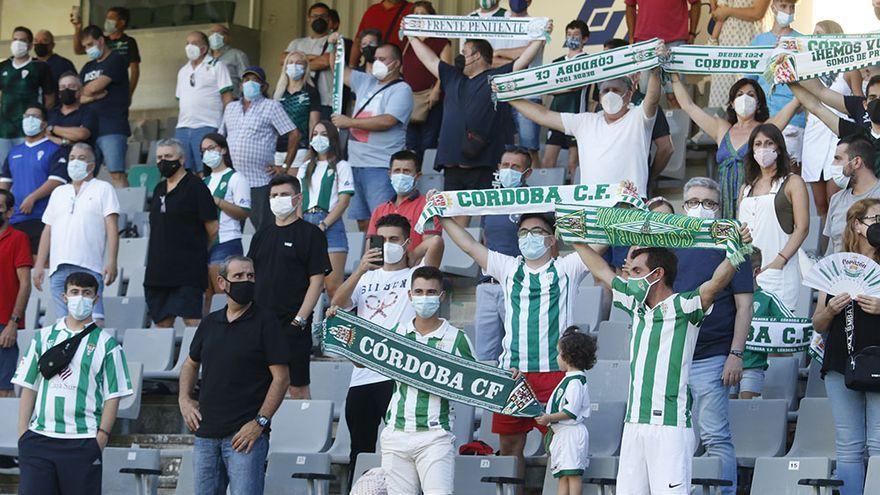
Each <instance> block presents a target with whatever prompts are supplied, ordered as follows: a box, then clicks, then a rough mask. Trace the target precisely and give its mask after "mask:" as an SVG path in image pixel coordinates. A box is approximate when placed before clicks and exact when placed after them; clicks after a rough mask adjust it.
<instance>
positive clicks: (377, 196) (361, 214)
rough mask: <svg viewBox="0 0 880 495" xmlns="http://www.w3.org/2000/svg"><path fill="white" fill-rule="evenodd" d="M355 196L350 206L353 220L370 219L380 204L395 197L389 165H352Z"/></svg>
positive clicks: (350, 216)
mask: <svg viewBox="0 0 880 495" xmlns="http://www.w3.org/2000/svg"><path fill="white" fill-rule="evenodd" d="M351 174H352V177H353V178H354V196H352V198H351V204H350V205H349V207H348V217H349V218H351V219H352V220H369V219H370V215H371V214H372V213H373V212H374V211H376V208H378V207H379V205H382V204H384V203H386V202H387V201H388V200H389V199H391V198H393V197H395V193H394V188H393V187H391V179H390V178H389V177H388V168H387V167H352V168H351Z"/></svg>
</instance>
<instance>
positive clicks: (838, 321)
mask: <svg viewBox="0 0 880 495" xmlns="http://www.w3.org/2000/svg"><path fill="white" fill-rule="evenodd" d="M826 297H827V299H825V304H828V300H829V299H831V296H826ZM853 305H854V308H853V351H855V352H856V353H858V352H859V351H861V350H862V349H864V348H865V347H870V346H874V345H880V332H878V331H877V329H880V315H872V314H868V313H865V312H864V311H862V308H861V306H859V303H857V302H853ZM845 321H846V308H844V310H843V311H841V312H840V313H838V314H837V316H835V317H834V319H833V320H831V327H830V328H829V331H828V333H827V334H826V335H825V356H824V358H823V359H822V376H825V373H827V372H829V371H836V372H838V373H844V372H845V370H846V360H847V355H848V351H847V348H846V330H845V327H844V325H845Z"/></svg>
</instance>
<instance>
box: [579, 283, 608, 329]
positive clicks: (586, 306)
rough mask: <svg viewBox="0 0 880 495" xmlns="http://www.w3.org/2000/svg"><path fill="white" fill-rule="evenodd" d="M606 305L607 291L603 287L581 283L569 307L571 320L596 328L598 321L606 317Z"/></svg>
mask: <svg viewBox="0 0 880 495" xmlns="http://www.w3.org/2000/svg"><path fill="white" fill-rule="evenodd" d="M607 307H608V293H607V292H606V291H605V290H604V289H603V288H601V287H596V286H588V285H584V284H581V285H580V288H579V289H578V293H577V296H575V304H574V307H573V308H571V317H572V321H574V322H576V323H579V324H586V325H589V326H590V328H596V327H597V326H598V325H599V322H600V321H602V320H607V319H608V315H607V314H606V313H605V308H607Z"/></svg>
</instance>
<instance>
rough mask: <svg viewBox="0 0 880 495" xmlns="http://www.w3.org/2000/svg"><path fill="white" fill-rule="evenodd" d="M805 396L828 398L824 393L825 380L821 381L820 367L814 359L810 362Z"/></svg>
mask: <svg viewBox="0 0 880 495" xmlns="http://www.w3.org/2000/svg"><path fill="white" fill-rule="evenodd" d="M805 396H806V397H828V393H827V392H826V391H825V380H823V379H822V365H821V364H820V363H819V361H816V360H815V359H814V360H812V361H810V367H809V373H808V374H807V390H806V392H805Z"/></svg>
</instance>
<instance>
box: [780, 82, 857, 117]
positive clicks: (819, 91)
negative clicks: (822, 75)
mask: <svg viewBox="0 0 880 495" xmlns="http://www.w3.org/2000/svg"><path fill="white" fill-rule="evenodd" d="M794 84H800V86H801V87H802V88H803V89H805V90H807V91H809V92H810V93H811V94H813V95H814V96H815V97H816V98H818V99H819V101H821V102H822V103H824V104H826V105H828V106H829V107H831V108H833V109H835V110H837V111H838V112H840V113H843V114H846V113H849V112H847V110H846V101H845V100H844V97H843V95H842V94H840V93H838V92H837V91H834V90H833V89H831V88H829V87H828V86H825V85H824V84H822V82H821V81H819V80H818V79H807V80H806V81H801V82H799V83H793V84H789V87H791V86H793V85H794ZM861 89H862V88H861V87H859V91H861ZM792 91H794V88H792Z"/></svg>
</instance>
